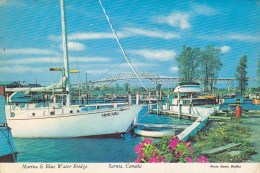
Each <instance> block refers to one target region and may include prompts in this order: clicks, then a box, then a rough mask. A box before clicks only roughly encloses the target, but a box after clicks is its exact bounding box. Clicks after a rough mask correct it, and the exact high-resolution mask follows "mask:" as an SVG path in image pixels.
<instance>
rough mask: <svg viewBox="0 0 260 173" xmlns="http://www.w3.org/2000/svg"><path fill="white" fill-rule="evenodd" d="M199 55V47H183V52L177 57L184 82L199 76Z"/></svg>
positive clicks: (180, 74)
mask: <svg viewBox="0 0 260 173" xmlns="http://www.w3.org/2000/svg"><path fill="white" fill-rule="evenodd" d="M199 56H200V49H199V48H191V47H186V46H183V47H182V52H181V53H180V55H179V56H178V57H177V58H176V60H177V62H178V68H179V76H180V77H181V81H182V82H192V81H193V80H194V79H196V78H198V67H199Z"/></svg>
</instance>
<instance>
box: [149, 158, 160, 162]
mask: <svg viewBox="0 0 260 173" xmlns="http://www.w3.org/2000/svg"><path fill="white" fill-rule="evenodd" d="M148 163H159V160H158V159H157V158H156V157H151V158H150V159H149V160H148Z"/></svg>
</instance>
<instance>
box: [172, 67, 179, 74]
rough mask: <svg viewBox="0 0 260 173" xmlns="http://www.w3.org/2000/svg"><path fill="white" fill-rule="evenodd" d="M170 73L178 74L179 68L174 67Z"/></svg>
mask: <svg viewBox="0 0 260 173" xmlns="http://www.w3.org/2000/svg"><path fill="white" fill-rule="evenodd" d="M170 71H171V72H173V73H177V72H178V71H179V68H178V67H175V66H173V67H171V68H170Z"/></svg>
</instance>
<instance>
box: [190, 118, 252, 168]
mask: <svg viewBox="0 0 260 173" xmlns="http://www.w3.org/2000/svg"><path fill="white" fill-rule="evenodd" d="M213 124H214V125H213ZM213 124H212V125H211V126H209V129H208V130H204V131H201V132H200V133H199V134H198V135H196V137H195V138H194V139H193V141H194V142H195V145H194V150H195V153H194V154H195V155H201V153H202V152H203V151H206V150H210V149H213V148H217V147H221V146H224V145H227V144H229V143H241V145H240V146H238V147H235V148H231V149H228V150H227V151H225V152H223V153H220V154H212V155H209V156H207V157H208V159H209V162H218V163H220V162H236V163H238V162H248V160H249V158H250V156H251V155H253V154H255V149H254V147H253V146H252V144H251V143H250V142H249V138H250V131H251V130H250V128H249V127H245V126H242V125H241V124H240V120H239V119H231V120H229V121H225V122H224V123H220V124H221V125H219V124H216V122H214V123H213ZM232 150H236V151H240V154H239V155H236V156H231V155H230V154H228V152H230V151H232Z"/></svg>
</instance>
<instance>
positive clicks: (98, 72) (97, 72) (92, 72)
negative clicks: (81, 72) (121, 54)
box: [85, 69, 108, 75]
mask: <svg viewBox="0 0 260 173" xmlns="http://www.w3.org/2000/svg"><path fill="white" fill-rule="evenodd" d="M107 71H108V69H102V70H86V71H85V73H88V74H95V75H96V74H103V73H106V72H107Z"/></svg>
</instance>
